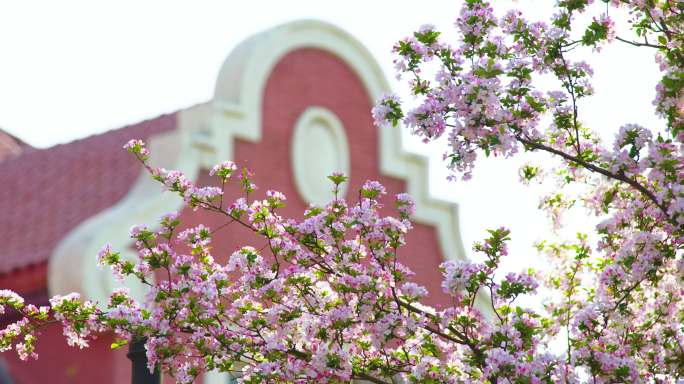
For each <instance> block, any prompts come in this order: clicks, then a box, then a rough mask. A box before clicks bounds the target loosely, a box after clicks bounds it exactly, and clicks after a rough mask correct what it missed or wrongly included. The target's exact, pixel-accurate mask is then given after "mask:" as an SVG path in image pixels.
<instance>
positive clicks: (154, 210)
mask: <svg viewBox="0 0 684 384" xmlns="http://www.w3.org/2000/svg"><path fill="white" fill-rule="evenodd" d="M300 48H317V49H321V50H324V51H327V52H330V53H331V54H333V55H335V56H336V57H338V58H340V59H341V60H343V61H344V62H345V63H346V64H347V65H348V66H349V67H350V68H351V69H352V70H353V71H354V72H355V73H356V75H357V76H358V77H359V78H360V79H361V81H362V82H363V84H364V85H365V87H366V89H367V91H368V94H369V95H370V97H371V98H372V99H375V100H377V99H378V98H380V97H381V96H382V95H383V94H384V93H387V92H389V91H390V88H389V85H388V83H387V81H386V80H385V77H384V75H383V73H382V70H381V69H380V67H379V66H378V64H377V63H376V61H375V59H374V58H373V56H372V55H371V53H370V52H369V51H368V50H367V49H366V48H365V47H364V46H363V45H361V44H360V43H359V41H357V40H356V39H355V38H354V37H352V36H351V35H349V34H348V33H346V32H344V31H343V30H341V29H339V28H337V27H335V26H333V25H331V24H328V23H324V22H320V21H313V20H306V21H297V22H292V23H288V24H285V25H282V26H279V27H276V28H273V29H271V30H268V31H265V32H262V33H259V34H257V35H255V36H253V37H251V38H249V39H247V40H245V41H244V42H243V43H242V44H240V45H239V46H238V47H237V48H235V50H234V51H233V52H232V53H231V54H230V55H229V56H228V58H227V59H226V61H225V63H224V64H223V66H222V68H221V71H220V73H219V76H218V80H217V82H216V89H215V94H214V98H213V99H212V100H211V101H210V102H209V103H207V104H203V105H199V106H196V107H192V108H189V109H187V110H184V111H181V112H180V119H179V126H178V128H177V129H176V130H175V131H173V132H169V133H166V134H163V135H158V136H155V137H153V138H151V140H150V142H151V149H152V152H153V156H155V158H154V159H153V160H154V161H155V162H156V163H158V164H161V165H164V166H165V167H167V168H176V169H180V170H183V171H184V172H186V174H187V175H188V177H190V178H195V176H196V175H197V173H198V172H199V170H200V169H201V168H207V167H209V166H211V165H212V164H216V163H218V162H220V161H222V160H226V159H232V158H233V140H234V139H235V138H240V139H243V140H248V141H252V142H258V141H259V140H260V139H261V134H262V132H261V105H262V94H263V90H264V87H265V85H266V81H267V80H268V76H269V74H270V73H271V70H272V69H273V68H274V66H275V65H276V64H277V63H278V61H279V60H280V59H281V58H282V57H283V56H284V55H285V54H287V53H289V52H292V51H294V50H297V49H300ZM369 113H370V111H369ZM157 148H163V150H162V149H160V150H156V149H157ZM378 150H379V155H380V172H381V173H382V174H384V175H387V176H392V177H397V178H400V179H403V180H406V185H407V189H408V192H409V193H410V194H411V195H412V196H413V197H414V199H415V200H416V214H415V220H416V221H417V222H420V223H425V224H430V225H434V226H435V227H436V229H437V234H438V238H439V243H440V247H441V250H442V252H443V254H444V255H445V257H446V258H447V259H450V260H459V259H463V258H464V257H465V252H464V250H463V245H462V243H461V237H460V232H459V220H458V207H457V205H456V204H454V203H450V202H446V201H442V200H438V199H435V198H433V197H432V196H431V194H430V193H429V189H428V186H429V182H428V160H427V158H426V157H423V156H419V155H416V154H412V153H408V152H406V151H405V150H404V148H403V145H402V137H401V130H400V129H398V128H391V127H382V128H380V140H379V148H378ZM180 203H181V202H180V200H179V199H178V198H177V197H175V196H172V195H171V194H169V193H166V194H162V195H160V193H159V185H157V184H155V183H154V182H152V181H151V180H150V179H149V177H148V176H147V175H142V176H141V177H140V178H139V179H138V181H137V182H136V183H135V185H134V186H133V188H132V189H131V191H130V192H129V194H128V195H127V196H126V197H125V198H124V199H122V200H121V201H120V202H118V203H117V204H116V205H114V206H112V207H111V208H109V209H107V210H105V211H103V212H101V213H99V214H97V215H95V216H94V217H92V218H90V219H89V220H87V221H85V222H83V223H82V224H81V225H79V226H78V227H77V228H76V229H74V230H73V231H72V232H71V233H70V234H69V235H68V236H67V237H66V238H65V239H64V240H63V241H62V242H61V243H60V245H59V246H58V247H57V249H56V250H55V252H54V254H53V256H52V258H51V259H50V262H49V273H48V282H49V289H50V293H52V294H55V293H66V292H71V291H78V292H82V293H83V294H84V295H85V296H86V297H88V298H91V299H96V300H99V301H101V302H104V301H105V300H106V297H107V293H108V292H110V291H111V289H112V288H113V287H114V286H116V285H117V284H116V283H115V282H113V281H112V279H111V278H110V277H109V276H110V275H109V272H107V271H104V272H101V271H98V269H97V267H96V266H95V254H96V253H97V250H98V249H99V248H100V247H101V246H102V245H103V244H105V243H106V242H110V243H111V244H112V246H113V247H114V248H115V249H116V250H119V251H122V253H123V254H124V255H125V257H134V256H133V255H132V253H131V252H129V251H128V247H129V246H130V239H128V236H127V233H126V230H127V229H128V228H129V227H130V226H132V225H134V224H137V223H147V224H152V223H155V222H156V221H157V219H158V217H159V216H160V215H162V214H163V213H165V212H167V211H170V210H175V209H178V208H179V207H180ZM143 292H144V289H143V288H142V287H136V288H135V293H136V294H137V295H138V296H140V295H141V294H142V293H143Z"/></svg>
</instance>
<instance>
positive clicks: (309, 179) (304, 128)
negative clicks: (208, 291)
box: [290, 106, 349, 206]
mask: <svg viewBox="0 0 684 384" xmlns="http://www.w3.org/2000/svg"><path fill="white" fill-rule="evenodd" d="M290 160H291V165H292V174H293V176H294V178H295V186H296V187H297V190H298V192H299V194H300V195H301V196H302V197H303V198H304V200H306V201H307V202H308V203H310V204H314V205H317V206H324V205H325V204H327V203H328V202H329V201H330V196H331V195H330V188H331V186H330V183H327V182H326V181H327V178H326V177H327V176H328V175H330V174H331V173H332V172H336V171H338V172H342V173H344V174H345V175H349V144H347V134H346V133H345V130H344V126H343V125H342V122H341V121H340V119H339V118H338V117H337V116H336V115H335V114H334V113H333V112H332V111H330V110H328V109H326V108H323V107H318V106H312V107H309V108H307V109H306V110H305V111H304V112H303V113H302V114H301V116H299V118H298V119H297V122H296V123H295V127H294V132H293V134H292V144H291V145H290ZM340 187H341V188H340V196H344V195H345V194H346V192H347V183H344V184H342V185H341V186H340Z"/></svg>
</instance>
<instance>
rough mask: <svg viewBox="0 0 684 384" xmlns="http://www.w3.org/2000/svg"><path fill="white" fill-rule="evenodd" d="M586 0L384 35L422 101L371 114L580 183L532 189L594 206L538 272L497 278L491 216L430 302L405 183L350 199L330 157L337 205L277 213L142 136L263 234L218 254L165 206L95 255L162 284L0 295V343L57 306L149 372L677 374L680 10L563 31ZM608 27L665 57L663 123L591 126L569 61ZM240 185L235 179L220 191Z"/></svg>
mask: <svg viewBox="0 0 684 384" xmlns="http://www.w3.org/2000/svg"><path fill="white" fill-rule="evenodd" d="M592 3H593V2H592V1H591V0H589V1H560V2H558V4H557V9H558V11H557V13H556V14H554V15H553V16H552V17H551V19H550V23H548V24H547V23H545V22H530V21H528V20H525V19H524V18H523V15H522V13H521V12H519V11H511V12H508V13H506V14H505V16H503V17H501V18H498V17H496V16H495V13H494V11H493V9H492V6H491V5H490V3H489V2H487V1H484V0H468V1H466V2H465V4H464V6H463V8H462V11H461V13H460V15H459V17H458V19H457V21H456V27H457V30H458V33H459V34H460V39H459V41H458V43H459V45H458V46H456V47H452V46H451V45H450V44H447V43H445V42H442V40H441V37H440V33H439V32H438V31H436V29H435V27H433V26H424V27H422V28H421V29H420V30H419V31H417V32H416V33H414V34H413V36H411V37H409V38H406V39H404V40H402V41H400V42H399V43H397V45H396V46H395V48H394V49H395V52H396V53H397V59H396V60H395V65H396V68H397V70H398V71H399V72H400V75H402V74H408V75H410V76H411V79H409V80H408V81H409V84H410V86H411V88H412V90H413V92H414V94H415V95H416V96H417V97H418V99H419V105H417V106H416V107H415V108H413V109H410V110H408V111H406V112H405V111H404V107H403V105H402V102H401V101H400V100H399V99H398V98H397V97H395V96H392V95H390V96H387V97H385V98H383V99H382V100H381V101H380V102H379V104H378V105H377V106H376V108H375V109H374V110H373V116H374V118H375V119H376V122H377V124H378V125H380V124H386V123H391V124H394V125H396V124H398V123H400V122H403V123H404V124H406V125H407V126H408V127H409V128H410V129H411V131H412V132H413V133H414V134H416V135H418V136H420V137H422V138H423V139H424V140H426V141H430V140H435V139H437V138H439V137H441V136H445V135H446V137H447V139H448V142H449V145H450V149H449V151H448V152H447V153H446V154H445V159H447V160H448V161H449V163H448V167H449V168H450V169H451V170H452V171H453V176H452V177H454V178H455V177H456V176H458V177H462V178H468V177H469V176H470V175H471V173H472V172H473V169H474V165H475V162H476V159H477V157H478V156H479V155H481V154H484V155H486V156H504V157H508V156H514V155H515V154H517V153H518V152H519V151H521V150H527V151H543V152H547V153H550V154H552V155H554V156H556V157H558V158H559V159H560V160H561V166H560V168H557V169H554V170H552V172H545V169H543V167H536V166H532V165H526V166H525V167H524V168H523V169H522V170H521V179H522V180H524V181H525V182H529V181H530V180H532V179H535V178H537V177H539V175H541V174H544V173H548V174H551V175H556V176H557V181H558V182H559V185H562V186H565V185H569V184H585V185H587V186H588V187H589V188H588V191H585V194H584V195H583V196H581V197H578V198H572V197H568V196H565V195H564V194H563V193H554V194H553V195H551V196H549V197H546V198H544V200H543V201H542V205H543V207H544V208H545V209H547V210H549V212H550V213H551V215H552V217H553V218H554V220H555V222H556V224H558V225H560V224H561V223H560V217H561V213H562V212H563V211H564V210H566V209H567V208H569V207H570V206H572V205H573V204H574V202H575V201H579V200H581V201H582V202H583V203H584V205H585V206H586V207H587V208H588V211H589V212H591V213H593V214H595V215H596V216H597V217H599V218H600V219H601V222H600V224H598V226H597V227H596V235H597V236H596V238H597V239H598V241H597V242H596V243H595V244H591V242H590V241H589V237H588V236H586V235H578V238H577V240H576V241H567V242H560V243H551V242H544V243H540V244H539V246H538V248H539V250H540V251H542V252H544V253H545V254H547V255H548V256H549V258H550V261H551V262H552V263H551V264H553V265H554V269H553V270H552V271H550V272H548V273H547V274H546V275H544V276H540V275H538V274H537V273H535V272H534V271H532V270H526V271H522V272H521V273H509V274H507V275H504V276H503V277H501V275H502V274H501V273H499V272H500V271H499V265H500V263H501V260H502V258H504V257H506V256H507V254H508V249H507V246H506V244H507V241H509V239H510V232H509V231H508V230H507V229H505V228H499V229H495V230H490V231H489V237H488V238H487V239H485V240H484V241H482V242H481V243H477V244H475V245H474V250H475V251H476V252H478V253H479V254H481V255H482V256H483V258H482V260H481V261H480V262H474V261H472V262H471V261H447V262H445V263H443V264H442V266H441V271H442V273H443V276H444V280H443V283H442V287H443V289H444V291H445V292H446V293H447V294H449V295H450V296H451V297H452V298H453V300H452V302H451V303H449V305H447V306H445V307H444V308H439V309H436V308H430V307H428V306H425V305H423V304H422V303H421V301H422V300H423V299H424V298H425V297H426V296H427V295H428V292H427V290H426V289H425V287H422V286H420V285H418V284H416V283H415V282H412V281H411V280H410V277H411V275H412V272H411V271H410V270H409V269H408V268H407V267H406V266H404V265H402V264H401V263H400V262H399V261H398V259H397V254H398V253H399V252H401V249H402V246H403V245H404V243H405V239H406V234H407V233H408V231H410V230H411V227H412V225H411V222H410V216H411V214H412V213H413V212H414V209H415V204H414V202H413V201H412V200H411V198H410V197H409V196H408V195H406V194H400V195H397V196H395V199H394V204H395V207H396V209H397V213H398V217H394V216H382V215H381V213H380V210H381V209H382V208H383V202H384V199H385V195H386V190H385V188H384V187H383V186H382V185H381V184H380V183H378V182H376V181H367V182H366V183H364V184H363V185H362V186H361V187H360V188H359V194H358V200H357V201H355V202H350V201H345V200H344V199H341V198H340V197H339V191H340V185H341V184H342V183H344V182H346V181H347V177H346V176H344V175H343V174H341V173H334V174H332V175H330V176H329V177H328V178H329V179H330V181H331V182H332V183H333V185H334V188H333V191H334V197H333V198H332V199H331V201H330V202H329V203H328V204H326V205H325V206H322V207H315V206H312V207H310V208H309V209H308V210H306V212H304V216H303V218H301V219H294V218H286V217H283V216H282V215H281V209H282V208H283V207H284V206H285V204H286V201H287V199H286V197H285V195H284V194H282V193H280V192H278V191H275V190H267V192H266V193H265V196H261V198H259V196H258V195H259V194H258V193H255V192H257V187H256V185H255V184H254V183H253V175H252V173H251V171H249V170H247V169H240V170H238V167H237V166H236V165H235V164H234V163H232V162H224V163H222V164H219V165H217V166H215V167H214V168H212V170H211V172H210V174H211V175H212V176H215V177H216V178H217V179H218V185H219V186H196V185H194V183H193V182H192V181H190V180H188V179H187V178H186V177H185V176H184V175H183V174H182V173H181V172H178V171H170V170H165V169H157V168H153V167H151V166H150V165H149V164H148V163H147V160H148V157H149V152H148V150H147V149H146V148H145V145H144V143H143V142H142V141H140V140H132V141H130V142H129V143H128V144H126V146H125V148H126V149H127V150H128V151H129V152H131V153H133V154H135V156H136V157H137V158H138V159H139V160H140V161H141V162H142V163H143V165H144V166H145V168H146V169H147V170H148V171H149V172H150V173H151V175H152V177H154V178H155V179H156V180H158V181H159V182H161V183H162V184H163V185H164V186H165V188H166V189H167V190H169V191H172V192H175V193H177V194H178V195H179V196H181V197H182V198H183V199H184V202H185V204H186V206H187V207H189V208H192V209H202V210H206V211H208V212H211V213H213V214H215V215H218V216H219V217H221V218H223V219H224V220H225V223H226V225H228V224H231V225H239V226H241V227H243V228H247V229H249V230H251V231H252V232H253V233H254V234H256V235H257V236H258V238H259V239H260V242H259V243H258V244H253V245H254V246H244V247H242V248H240V249H239V250H236V251H235V252H233V253H232V254H231V255H230V257H229V259H228V261H227V262H225V263H220V262H217V261H216V260H215V259H214V257H213V254H212V246H211V242H212V238H213V237H214V236H215V235H216V234H215V232H214V231H215V230H216V229H217V228H210V227H208V226H205V225H198V226H195V227H191V228H187V227H184V226H183V225H182V223H181V221H180V219H179V216H178V214H177V213H169V214H166V215H164V216H163V217H162V218H161V219H160V222H159V224H158V225H157V226H156V227H155V228H156V229H151V227H147V226H136V227H134V228H133V229H132V230H131V237H132V239H133V240H134V244H135V248H136V249H137V253H138V258H137V260H128V259H125V258H123V257H122V256H121V255H120V254H119V253H118V252H116V251H115V250H113V249H112V248H111V247H110V246H105V247H104V248H103V249H102V250H101V251H100V252H99V254H98V255H97V257H98V260H99V262H100V263H102V264H104V265H107V266H109V267H110V268H111V269H112V270H113V271H114V273H115V274H116V275H117V276H118V277H120V278H124V277H135V278H137V279H139V280H140V281H141V282H143V283H146V284H148V285H150V290H149V292H148V294H147V297H146V299H145V300H144V301H143V302H136V301H135V300H134V299H132V298H131V297H130V296H129V295H128V293H127V291H125V290H117V291H115V292H114V293H112V295H111V297H110V300H109V302H108V303H106V305H104V304H103V306H102V307H98V306H97V305H96V304H95V303H91V302H88V301H84V300H81V299H80V298H79V296H78V295H76V294H72V295H67V296H60V297H55V298H53V299H52V300H51V307H50V308H48V307H41V308H38V307H35V306H32V305H26V304H25V303H24V301H23V299H22V298H21V297H19V296H18V295H16V294H15V293H13V292H10V291H0V312H4V311H5V309H6V308H11V309H13V310H15V311H17V312H19V313H20V314H21V315H22V319H21V320H19V321H17V322H15V323H13V324H10V325H9V326H8V327H6V328H5V329H4V330H2V331H0V350H2V351H5V350H8V349H12V348H14V349H15V350H16V351H17V352H18V353H19V355H20V357H22V358H28V357H35V352H34V350H35V343H36V340H37V338H36V330H37V329H38V327H40V326H41V325H43V324H46V323H47V322H49V321H51V320H52V319H57V320H59V321H61V322H62V323H63V324H64V333H65V335H66V337H67V340H68V343H69V344H71V345H76V346H79V347H84V346H87V341H88V338H89V337H91V336H92V335H94V334H95V333H97V332H102V331H105V330H108V331H114V332H116V334H118V335H119V336H120V338H121V340H120V341H119V342H117V343H116V344H117V345H124V344H126V343H127V342H128V341H129V340H131V339H134V338H140V337H144V338H146V339H147V344H146V348H147V357H148V362H149V367H150V369H153V368H155V367H160V368H162V369H163V370H164V371H166V372H168V373H170V374H171V375H174V376H175V377H176V379H177V380H178V381H179V382H181V383H189V382H192V381H193V380H194V378H195V377H197V376H198V375H199V374H200V373H201V372H203V371H206V370H220V371H226V372H235V371H239V373H240V375H241V380H242V381H243V382H247V383H311V382H323V383H348V382H351V381H352V380H363V381H369V382H374V383H381V384H382V383H387V384H389V383H392V382H396V381H397V380H399V381H402V380H403V381H404V382H413V383H503V382H506V383H579V382H587V383H594V384H595V383H623V382H630V383H648V382H652V383H672V384H674V383H676V382H678V381H681V380H682V379H683V378H684V368H682V361H684V325H683V321H682V319H684V289H682V286H683V283H684V259H683V257H684V255H683V252H682V248H683V247H684V244H683V243H684V186H683V185H684V181H683V180H684V159H683V158H682V148H683V145H684V144H683V143H684V116H683V114H682V111H681V107H680V104H679V103H680V102H681V100H684V99H683V97H684V96H683V94H684V92H683V88H684V51H683V43H684V41H683V40H684V37H683V36H684V33H683V25H684V22H683V21H682V15H683V12H684V11H683V10H682V8H681V7H680V6H678V5H677V3H676V2H672V1H655V2H653V1H618V0H611V1H609V2H608V3H609V4H608V9H611V8H610V7H624V8H627V9H628V10H629V11H630V15H631V18H632V22H633V23H632V25H633V28H634V29H636V31H637V35H638V36H639V37H640V38H643V41H642V40H641V39H639V40H629V39H625V38H624V37H622V36H618V35H617V34H616V31H615V29H614V28H615V27H614V23H613V21H612V20H611V19H610V17H609V15H608V14H607V13H606V8H605V4H597V5H599V7H597V9H598V10H599V12H600V14H598V15H597V17H595V18H594V21H593V22H591V23H590V25H589V26H587V27H586V28H583V33H582V34H581V36H580V37H579V38H578V39H577V40H573V39H572V37H571V36H573V34H572V33H571V32H572V31H573V29H574V28H575V27H574V25H575V23H576V21H575V18H576V16H577V14H578V13H582V12H590V11H591V10H592V9H594V6H593V5H592ZM602 3H606V2H605V1H604V2H602ZM610 41H620V42H627V43H629V44H632V45H637V46H642V47H645V49H655V50H656V52H657V60H658V62H659V63H660V64H661V70H662V71H663V73H664V76H663V79H662V81H661V82H660V83H659V85H658V88H657V97H656V100H655V104H656V113H658V114H660V116H662V117H663V118H664V121H665V122H666V127H665V130H664V131H663V132H660V133H652V132H651V131H649V130H647V129H645V128H643V127H640V126H637V125H624V126H623V127H622V128H621V129H620V131H619V133H618V134H617V135H616V138H615V141H614V143H613V145H612V146H604V145H603V144H602V143H601V140H599V139H598V138H597V137H596V135H594V134H593V133H592V132H591V131H590V130H589V129H587V128H586V127H584V126H583V125H582V124H581V120H580V119H579V118H580V116H579V104H578V100H580V99H583V98H586V97H588V96H590V95H591V94H592V93H593V89H592V87H591V83H590V78H591V75H592V70H591V68H590V67H589V66H588V65H587V64H586V63H584V62H582V61H578V60H572V56H573V52H574V50H575V49H578V48H580V47H582V46H584V47H588V48H589V49H592V50H595V51H598V50H599V49H600V47H601V46H602V45H603V44H606V43H608V42H610ZM435 62H436V63H437V65H438V67H439V69H438V70H437V71H436V72H435V76H434V79H427V78H423V77H422V76H423V75H422V74H423V73H428V72H429V71H422V70H421V69H422V68H423V67H424V66H426V65H428V63H432V64H434V63H435ZM535 74H547V75H550V76H552V77H553V78H555V79H556V80H557V81H558V90H555V91H551V92H542V91H541V90H540V89H539V88H537V86H536V82H535V81H536V80H535V76H533V75H535ZM547 117H548V118H549V119H546V118H547ZM546 121H549V122H550V124H549V125H548V127H546V128H544V127H542V122H546ZM236 173H237V174H238V177H237V179H233V178H232V177H231V176H232V175H233V174H236ZM230 182H235V183H237V184H238V185H239V186H240V187H241V188H242V192H243V193H244V195H243V196H240V197H236V198H235V199H231V200H230V201H228V200H226V201H225V202H224V199H227V198H228V197H227V196H224V187H225V186H226V184H227V183H230ZM221 251H223V250H221ZM153 276H154V277H156V282H153V281H154V279H152V277H153ZM542 282H543V283H545V286H546V287H547V289H550V290H551V293H552V294H551V295H550V297H549V298H548V300H547V301H546V302H545V304H544V309H543V310H535V309H532V308H526V307H525V306H523V305H522V304H520V301H519V300H518V299H519V298H520V296H522V295H533V294H537V289H538V286H539V285H540V283H542ZM559 343H560V344H563V348H559V347H558V345H559ZM554 345H555V347H554Z"/></svg>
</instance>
